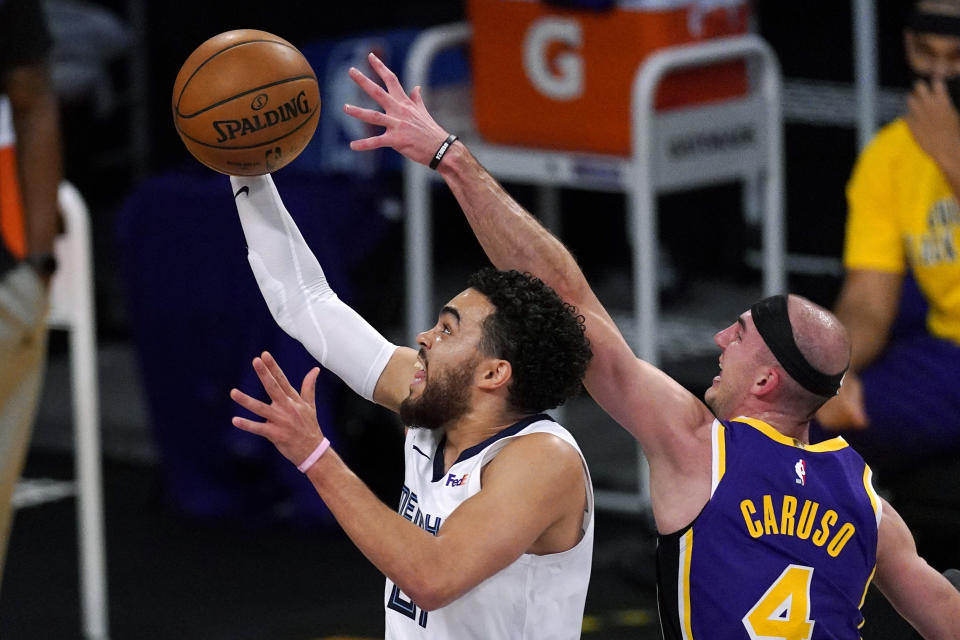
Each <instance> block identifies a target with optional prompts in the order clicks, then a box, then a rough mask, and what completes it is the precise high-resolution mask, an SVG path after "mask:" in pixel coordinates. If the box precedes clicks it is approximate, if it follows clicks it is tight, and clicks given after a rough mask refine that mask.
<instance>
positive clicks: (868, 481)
mask: <svg viewBox="0 0 960 640" xmlns="http://www.w3.org/2000/svg"><path fill="white" fill-rule="evenodd" d="M863 488H864V489H866V490H867V496H868V497H869V498H870V506H871V507H873V513H874V515H875V516H876V517H877V527H879V526H880V516H881V515H883V513H882V512H883V503H881V502H880V495H879V494H877V490H876V489H874V488H873V470H872V469H871V468H870V465H868V464H865V465H863Z"/></svg>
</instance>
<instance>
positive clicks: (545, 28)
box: [523, 18, 583, 100]
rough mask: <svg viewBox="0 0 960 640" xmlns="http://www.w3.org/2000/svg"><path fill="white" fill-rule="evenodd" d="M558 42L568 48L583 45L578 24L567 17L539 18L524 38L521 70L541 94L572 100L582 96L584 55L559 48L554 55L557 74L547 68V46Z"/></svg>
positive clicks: (556, 98)
mask: <svg viewBox="0 0 960 640" xmlns="http://www.w3.org/2000/svg"><path fill="white" fill-rule="evenodd" d="M554 43H560V44H562V45H566V46H567V47H569V48H571V49H579V48H580V47H581V46H582V45H583V32H582V31H581V29H580V24H579V23H578V22H577V21H576V20H573V19H570V18H540V19H539V20H536V21H535V22H534V23H533V24H532V25H531V26H530V29H529V30H528V31H527V35H526V37H525V38H524V41H523V69H524V71H526V72H527V77H528V78H530V81H531V82H532V83H533V86H534V87H535V88H536V89H537V91H539V92H540V93H542V94H544V95H545V96H547V97H549V98H553V99H554V100H573V99H575V98H579V97H580V96H581V95H583V58H582V57H581V56H580V55H578V54H577V53H574V52H573V51H569V50H566V51H561V52H560V53H558V54H556V56H555V58H554V65H555V67H556V69H557V70H558V71H559V73H558V74H557V73H554V72H553V71H552V70H551V69H550V65H549V64H548V63H549V61H548V60H547V55H548V53H549V49H550V45H551V44H554Z"/></svg>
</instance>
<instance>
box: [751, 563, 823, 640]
mask: <svg viewBox="0 0 960 640" xmlns="http://www.w3.org/2000/svg"><path fill="white" fill-rule="evenodd" d="M812 578H813V567H803V566H800V565H796V564H791V565H788V566H787V568H786V569H784V570H783V573H781V574H780V577H779V578H777V579H776V580H775V581H774V582H773V584H772V585H770V588H769V589H767V592H766V593H765V594H763V597H762V598H760V600H758V601H757V604H755V605H753V608H752V609H750V611H749V612H747V615H745V616H743V626H744V627H746V628H747V633H749V634H750V638H751V639H752V640H809V638H810V636H811V635H813V625H814V621H813V620H810V581H811V579H812Z"/></svg>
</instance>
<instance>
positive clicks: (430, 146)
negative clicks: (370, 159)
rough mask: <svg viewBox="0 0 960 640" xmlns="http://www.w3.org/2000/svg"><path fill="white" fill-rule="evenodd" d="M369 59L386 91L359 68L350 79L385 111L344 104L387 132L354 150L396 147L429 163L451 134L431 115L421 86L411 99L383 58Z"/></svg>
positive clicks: (349, 112) (348, 111) (356, 145)
mask: <svg viewBox="0 0 960 640" xmlns="http://www.w3.org/2000/svg"><path fill="white" fill-rule="evenodd" d="M367 57H368V59H369V61H370V66H371V67H372V68H373V70H374V71H376V73H377V75H378V76H380V79H381V80H383V84H384V85H385V86H386V89H384V88H383V87H381V86H380V85H379V84H377V83H376V82H374V81H373V80H371V79H370V78H368V77H367V76H365V75H364V74H363V73H362V72H360V70H359V69H356V68H355V67H350V71H349V73H350V78H352V79H353V81H354V82H356V83H357V84H358V85H359V86H360V88H361V89H363V91H364V92H365V93H366V94H367V95H368V96H370V97H371V98H373V100H374V101H375V102H376V103H377V104H378V105H380V107H381V108H382V109H383V112H380V111H374V110H373V109H364V108H363V107H358V106H355V105H352V104H345V105H343V111H344V113H346V114H347V115H349V116H353V117H354V118H356V119H358V120H361V121H363V122H366V123H367V124H372V125H374V126H377V127H384V128H385V129H386V131H384V132H383V133H381V134H380V135H378V136H373V137H370V138H364V139H362V140H354V141H353V142H351V143H350V148H351V149H353V150H354V151H369V150H371V149H379V148H381V147H393V148H394V149H396V150H397V151H398V152H400V153H401V154H403V155H404V156H405V157H407V158H409V159H410V160H413V161H414V162H419V163H420V164H429V162H430V159H431V158H432V157H433V154H434V153H436V152H437V149H438V148H439V147H440V145H441V144H443V141H444V140H446V139H447V132H446V131H444V129H443V127H441V126H440V125H438V124H437V123H436V121H435V120H434V119H433V116H431V115H430V113H429V112H427V108H426V107H425V106H424V104H423V98H422V97H421V95H420V87H414V88H413V91H411V92H410V95H409V96H408V95H407V93H406V91H404V89H403V86H401V84H400V80H398V79H397V76H396V74H395V73H394V72H393V71H391V70H390V69H389V68H388V67H387V65H385V64H383V62H382V61H381V60H380V58H378V57H377V56H375V55H373V54H372V53H371V54H369V55H368V56H367Z"/></svg>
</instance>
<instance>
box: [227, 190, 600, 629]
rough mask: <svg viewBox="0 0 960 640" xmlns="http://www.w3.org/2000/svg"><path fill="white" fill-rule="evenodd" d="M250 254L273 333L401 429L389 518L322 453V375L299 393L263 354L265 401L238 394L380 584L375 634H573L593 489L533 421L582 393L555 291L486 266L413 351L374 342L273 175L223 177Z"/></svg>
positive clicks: (577, 357) (572, 316) (568, 451)
mask: <svg viewBox="0 0 960 640" xmlns="http://www.w3.org/2000/svg"><path fill="white" fill-rule="evenodd" d="M231 181H232V183H233V190H234V193H235V199H236V203H237V209H238V211H239V213H240V221H241V224H242V226H243V231H244V235H245V236H246V239H247V243H248V247H249V261H250V264H251V267H252V268H253V271H254V274H255V276H256V279H257V283H258V284H259V286H260V289H261V291H262V292H263V295H264V298H265V300H266V301H267V305H268V306H269V308H270V311H271V313H272V314H273V316H274V318H275V319H276V320H277V322H278V324H280V326H281V327H283V328H284V329H285V330H286V331H287V332H288V333H289V334H290V335H291V336H293V337H294V338H296V339H298V340H299V341H300V342H301V343H303V344H304V346H306V347H307V349H308V350H309V351H310V353H311V354H313V355H314V356H315V357H316V358H317V360H319V361H320V362H321V363H322V364H323V365H324V366H326V367H327V368H328V369H329V370H331V371H332V372H334V373H335V374H337V375H338V376H339V377H340V378H341V379H343V380H344V382H346V383H347V384H348V385H349V386H350V387H351V388H352V389H353V390H354V391H356V392H357V393H359V394H360V395H362V396H363V397H365V398H367V399H371V400H373V401H375V402H377V403H379V404H381V405H383V406H385V407H387V408H389V409H392V410H394V411H398V412H399V413H400V417H401V419H402V420H403V423H404V424H405V425H407V426H408V429H407V433H406V439H405V443H404V457H405V463H406V465H405V466H406V469H405V480H404V486H403V490H402V493H401V500H400V506H399V510H398V512H394V511H393V510H391V509H390V508H388V507H387V506H386V505H384V504H383V503H382V502H380V501H379V500H378V499H377V498H376V497H375V496H374V494H373V493H372V492H371V491H370V490H369V489H368V488H367V487H366V486H365V485H364V484H363V482H361V481H360V480H359V479H358V478H357V477H356V476H355V475H354V474H353V473H352V472H351V471H350V469H349V468H348V467H347V466H346V465H345V464H344V463H343V461H342V460H341V459H340V458H339V456H337V454H336V453H335V452H334V451H332V450H330V449H329V442H328V441H327V439H326V438H325V437H324V436H323V433H322V430H321V427H320V425H318V424H317V417H316V411H315V407H314V389H315V383H316V379H317V375H318V373H319V369H314V370H312V371H311V372H310V373H309V374H307V376H306V377H305V379H304V381H303V383H302V386H301V388H300V390H299V391H298V390H296V389H294V388H293V387H292V386H291V385H290V383H289V382H288V381H287V379H286V377H285V376H284V374H283V371H282V370H281V369H280V367H279V365H278V364H277V363H276V361H275V360H274V359H273V358H272V357H271V356H270V355H269V354H268V353H264V354H263V355H262V356H261V357H259V358H256V359H255V360H254V362H253V366H254V368H255V370H256V372H257V374H258V376H259V378H260V380H261V382H262V383H263V386H264V388H265V389H266V391H267V393H268V395H269V397H270V400H271V402H270V403H269V404H266V403H263V402H260V401H259V400H257V399H255V398H252V397H250V396H248V395H246V394H244V393H242V392H240V391H238V390H236V389H234V390H232V391H231V397H232V398H233V399H234V400H235V401H236V402H237V403H238V404H240V405H241V406H243V407H245V408H247V409H249V410H250V411H252V412H253V413H255V414H257V415H259V416H260V417H261V418H263V419H264V420H265V422H258V421H254V420H248V419H245V418H240V417H237V418H234V420H233V423H234V425H235V426H237V427H239V428H241V429H244V430H246V431H250V432H252V433H256V434H259V435H262V436H264V437H266V438H268V439H269V440H270V441H271V442H273V443H274V444H275V445H276V447H277V449H278V450H279V451H280V452H281V453H282V454H283V455H284V456H286V457H287V458H288V459H289V460H290V461H291V462H293V463H294V464H296V465H298V467H299V468H300V470H301V471H303V472H304V473H305V474H306V475H307V476H308V477H309V479H310V481H311V482H312V483H313V485H314V487H315V488H316V490H317V493H319V495H320V497H321V498H322V499H323V500H324V502H325V503H326V504H327V506H328V507H329V509H330V511H331V512H332V513H333V515H334V516H335V517H336V519H337V521H338V522H339V523H340V525H341V526H342V527H343V529H344V530H345V531H346V533H347V535H349V536H350V538H351V539H352V540H353V542H354V543H355V544H356V545H357V547H358V548H359V549H360V551H362V552H363V554H364V555H365V556H366V557H367V558H368V559H369V560H370V561H371V562H372V563H373V564H374V565H376V567H377V568H378V569H380V571H382V572H383V574H384V575H385V576H386V578H387V581H386V589H385V593H384V605H385V608H386V637H387V638H390V639H393V640H404V639H407V638H410V639H415V638H416V639H419V638H437V639H441V638H444V639H445V638H463V639H467V638H477V639H479V638H483V639H484V640H495V639H500V638H502V639H504V640H508V639H509V640H518V639H520V640H522V639H531V640H532V639H537V640H541V639H544V638H555V639H558V640H559V639H566V638H579V637H580V628H581V625H582V617H583V607H584V600H585V598H586V591H587V583H588V581H589V576H590V566H591V556H592V551H593V490H592V487H591V483H590V476H589V472H588V470H587V465H586V462H585V461H584V459H583V455H582V453H581V452H580V449H579V447H578V446H577V443H576V442H575V441H574V439H573V437H572V436H571V435H570V434H569V433H568V432H567V431H566V429H564V428H563V427H561V426H560V425H559V424H557V423H556V422H554V421H552V420H551V419H550V418H549V417H548V416H546V415H545V414H543V413H542V412H543V411H545V410H547V409H551V408H554V407H556V406H557V405H559V404H560V403H561V402H563V401H564V400H565V399H566V398H567V397H568V396H569V395H571V394H572V393H574V392H576V391H577V390H578V389H579V385H580V380H581V378H582V376H583V372H584V371H585V370H586V366H587V363H588V361H589V359H590V357H591V352H590V347H589V344H588V342H587V341H586V339H585V338H584V330H583V318H582V317H580V316H577V315H576V313H575V310H574V309H573V307H571V306H570V305H567V304H565V303H564V302H563V301H562V300H561V299H560V298H559V297H558V296H557V295H556V293H554V291H553V290H552V289H550V288H549V287H547V286H546V285H544V284H543V283H542V282H540V281H539V280H537V279H535V278H533V277H531V276H529V275H526V274H520V273H518V272H516V271H496V270H493V269H486V270H484V271H481V272H479V273H477V274H475V275H474V276H473V277H472V278H471V279H470V281H469V288H467V289H466V290H465V291H463V292H462V293H460V294H459V295H457V296H456V297H455V298H453V299H452V300H450V302H448V303H447V304H446V305H445V306H444V307H443V309H442V310H441V312H440V315H439V318H438V321H437V324H436V325H435V326H434V327H433V328H431V329H429V330H427V331H424V332H423V333H421V334H420V335H419V336H418V337H417V342H418V344H419V351H415V350H413V349H410V348H407V347H397V346H395V345H393V344H390V343H389V342H388V341H387V340H385V339H384V338H383V337H382V336H381V335H380V334H379V333H377V331H376V330H374V329H373V328H372V327H371V326H370V325H369V324H367V323H366V322H365V321H364V320H363V319H362V318H361V317H360V316H359V315H357V314H356V313H355V312H354V311H353V310H352V309H351V308H349V307H347V306H346V305H345V304H343V302H341V301H340V300H339V298H338V297H337V296H336V294H334V293H333V291H331V290H330V287H329V286H328V285H327V282H326V278H325V277H324V275H323V271H322V269H321V268H320V265H319V263H318V262H317V259H316V258H315V257H314V256H313V254H312V253H311V251H310V249H309V248H308V247H307V245H306V244H305V242H304V240H303V237H302V236H301V235H300V232H299V230H298V229H297V227H296V225H295V224H294V222H293V220H292V218H291V217H290V215H289V214H288V213H287V211H286V209H285V208H284V206H283V203H282V202H281V200H280V196H279V194H278V193H277V190H276V188H275V186H274V184H273V181H272V179H271V178H270V177H269V176H263V177H257V178H232V179H231Z"/></svg>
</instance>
